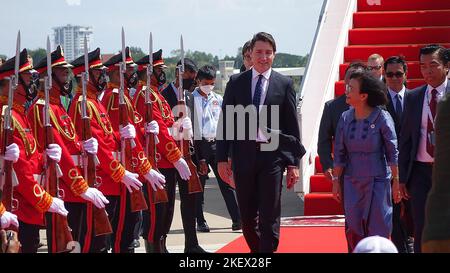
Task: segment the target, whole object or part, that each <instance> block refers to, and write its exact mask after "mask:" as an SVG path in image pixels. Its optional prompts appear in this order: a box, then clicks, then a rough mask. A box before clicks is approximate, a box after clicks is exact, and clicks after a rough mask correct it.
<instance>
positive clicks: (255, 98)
mask: <svg viewBox="0 0 450 273" xmlns="http://www.w3.org/2000/svg"><path fill="white" fill-rule="evenodd" d="M262 78H263V75H262V74H260V75H259V76H258V82H256V87H255V94H253V101H252V103H253V105H254V106H255V107H256V110H258V109H259V104H260V102H261V94H262Z"/></svg>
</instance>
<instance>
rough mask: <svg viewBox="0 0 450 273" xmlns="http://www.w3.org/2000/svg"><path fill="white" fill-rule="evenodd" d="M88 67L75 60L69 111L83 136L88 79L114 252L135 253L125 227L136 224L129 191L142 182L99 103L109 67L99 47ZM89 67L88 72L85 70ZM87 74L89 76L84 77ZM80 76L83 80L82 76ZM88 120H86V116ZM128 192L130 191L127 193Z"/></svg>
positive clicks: (92, 124) (81, 59) (89, 108)
mask: <svg viewBox="0 0 450 273" xmlns="http://www.w3.org/2000/svg"><path fill="white" fill-rule="evenodd" d="M86 62H88V64H86V65H85V56H81V57H79V58H78V59H76V60H74V61H73V62H72V63H71V64H72V65H73V66H74V67H73V74H74V75H76V76H77V81H78V88H77V94H76V95H75V97H74V100H73V102H72V103H71V106H70V108H69V115H70V117H72V120H73V122H74V126H75V128H76V130H77V134H78V135H83V133H84V132H83V127H82V126H81V125H82V123H83V116H82V114H83V113H82V112H83V104H84V102H83V96H82V88H81V86H83V81H85V80H84V79H85V76H83V75H87V74H88V76H89V79H88V80H87V81H85V83H84V86H86V97H87V101H86V105H87V106H86V115H87V116H88V119H89V120H90V127H89V128H90V129H91V133H92V137H94V138H96V139H97V141H98V151H97V157H98V160H99V162H98V163H99V164H98V165H97V167H96V176H97V183H100V186H99V190H100V191H101V192H102V193H103V194H105V195H106V197H107V198H108V201H109V204H108V205H106V211H107V212H108V216H109V218H110V221H111V225H112V228H113V234H112V235H111V246H112V251H113V252H114V253H118V252H134V249H133V248H130V247H129V246H130V243H131V241H132V240H133V238H132V234H131V233H129V232H128V231H127V230H126V228H127V227H128V226H129V225H133V223H132V221H133V220H134V219H132V218H130V214H129V213H126V211H129V210H130V209H129V203H130V202H129V198H127V192H128V191H130V192H131V191H132V189H134V190H140V188H141V187H142V183H141V182H140V181H139V180H138V174H136V173H133V172H130V171H128V170H125V168H124V166H123V165H122V164H121V162H120V157H119V149H120V145H119V144H120V141H119V139H118V138H117V136H116V135H115V133H114V130H113V128H112V126H111V121H110V119H109V116H108V114H107V112H106V110H105V108H104V107H103V105H102V104H101V103H100V100H99V97H102V96H103V92H104V89H105V87H106V84H107V74H106V70H107V69H106V67H105V66H104V65H103V63H102V61H101V57H100V48H97V49H96V50H94V51H92V52H89V54H88V55H87V61H86ZM86 66H87V67H88V69H87V70H88V71H86V68H85V67H86ZM85 72H87V74H84V73H85ZM80 76H81V77H80ZM85 118H86V117H85ZM127 189H128V191H127ZM106 245H107V241H106V238H105V241H104V242H103V248H102V249H99V250H100V251H101V252H107V250H108V249H107V246H106Z"/></svg>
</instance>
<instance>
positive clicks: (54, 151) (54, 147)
mask: <svg viewBox="0 0 450 273" xmlns="http://www.w3.org/2000/svg"><path fill="white" fill-rule="evenodd" d="M45 151H46V152H47V155H48V157H50V158H51V159H52V160H54V161H56V163H58V162H59V161H60V160H61V153H62V151H61V146H59V145H58V144H54V143H53V144H49V145H48V148H47V149H46V150H45Z"/></svg>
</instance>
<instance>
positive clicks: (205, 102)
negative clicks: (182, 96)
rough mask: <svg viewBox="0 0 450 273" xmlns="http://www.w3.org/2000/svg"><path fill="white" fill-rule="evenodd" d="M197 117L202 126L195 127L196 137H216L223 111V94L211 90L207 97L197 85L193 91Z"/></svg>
mask: <svg viewBox="0 0 450 273" xmlns="http://www.w3.org/2000/svg"><path fill="white" fill-rule="evenodd" d="M192 96H193V98H194V107H195V112H194V114H195V117H194V118H195V119H197V124H198V125H199V127H200V128H194V129H195V130H194V136H195V139H201V138H202V137H203V138H206V139H215V138H216V132H217V124H218V123H219V117H220V112H221V111H222V101H223V99H222V96H220V95H219V94H216V93H214V92H211V93H209V94H208V96H207V98H205V97H203V96H202V95H201V94H200V93H199V88H198V87H197V88H196V89H195V90H194V91H193V92H192Z"/></svg>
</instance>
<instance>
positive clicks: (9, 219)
mask: <svg viewBox="0 0 450 273" xmlns="http://www.w3.org/2000/svg"><path fill="white" fill-rule="evenodd" d="M0 221H1V228H8V227H9V226H11V225H13V226H16V227H19V221H18V220H17V215H15V214H12V213H11V212H8V211H5V212H4V213H3V214H2V216H0Z"/></svg>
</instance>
